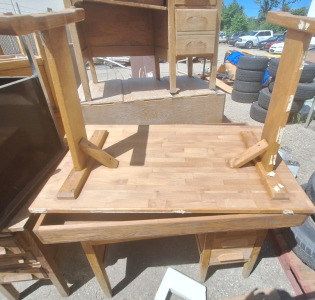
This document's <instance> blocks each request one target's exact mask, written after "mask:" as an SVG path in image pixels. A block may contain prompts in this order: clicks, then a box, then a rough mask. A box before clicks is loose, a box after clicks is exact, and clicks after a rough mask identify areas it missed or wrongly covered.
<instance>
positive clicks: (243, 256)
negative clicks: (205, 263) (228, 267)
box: [209, 247, 253, 265]
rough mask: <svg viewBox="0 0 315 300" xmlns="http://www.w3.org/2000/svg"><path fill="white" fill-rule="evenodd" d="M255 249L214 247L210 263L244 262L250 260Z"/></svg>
mask: <svg viewBox="0 0 315 300" xmlns="http://www.w3.org/2000/svg"><path fill="white" fill-rule="evenodd" d="M252 251H253V248H252V247H248V248H231V249H214V250H212V251H211V256H210V262H209V265H218V264H228V263H236V262H244V261H247V260H249V258H250V255H251V253H252Z"/></svg>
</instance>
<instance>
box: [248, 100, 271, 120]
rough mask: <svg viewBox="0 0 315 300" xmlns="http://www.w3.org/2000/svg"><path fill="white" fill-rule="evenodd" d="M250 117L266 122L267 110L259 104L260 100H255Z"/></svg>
mask: <svg viewBox="0 0 315 300" xmlns="http://www.w3.org/2000/svg"><path fill="white" fill-rule="evenodd" d="M249 115H250V117H251V118H252V119H253V120H255V121H257V122H260V123H265V120H266V116H267V110H266V109H264V108H262V107H260V106H259V105H258V101H256V102H254V103H253V104H252V105H251V107H250V111H249Z"/></svg>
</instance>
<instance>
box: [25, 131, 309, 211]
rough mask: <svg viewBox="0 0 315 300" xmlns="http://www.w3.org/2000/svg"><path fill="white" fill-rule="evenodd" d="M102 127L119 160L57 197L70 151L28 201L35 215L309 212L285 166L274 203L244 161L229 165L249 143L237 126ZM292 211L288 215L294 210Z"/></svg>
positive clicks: (97, 168)
mask: <svg viewBox="0 0 315 300" xmlns="http://www.w3.org/2000/svg"><path fill="white" fill-rule="evenodd" d="M95 129H107V130H108V131H109V136H108V138H107V140H106V142H105V145H104V149H106V151H107V152H108V153H109V154H111V155H113V156H114V157H116V158H117V159H118V160H119V162H120V163H119V167H118V168H117V169H109V168H106V167H104V166H101V165H98V164H97V163H96V164H95V168H94V169H93V171H92V172H91V174H90V176H89V178H88V180H87V182H86V184H85V186H84V188H83V190H82V192H81V194H80V196H79V197H78V199H75V200H61V199H60V200H58V199H57V192H58V190H59V189H60V187H61V186H62V184H63V182H64V180H65V179H66V177H67V176H68V174H69V172H70V170H71V168H72V166H73V165H72V160H71V156H70V154H69V153H68V154H67V156H66V157H65V158H64V159H63V161H62V162H61V164H60V165H59V166H58V168H57V170H56V172H55V174H54V175H53V176H52V177H51V178H50V179H49V181H48V182H47V184H46V185H45V186H44V188H43V190H42V191H41V193H40V194H39V196H38V197H37V198H36V199H35V201H34V202H33V204H32V205H31V206H30V208H29V209H30V212H32V213H46V212H47V213H97V212H133V213H141V212H178V213H185V212H186V213H214V214H225V213H250V214H252V213H253V214H260V213H273V214H279V213H281V214H282V213H286V212H287V211H289V212H290V211H292V212H293V213H294V214H310V213H312V212H313V210H314V206H313V205H312V203H311V201H310V200H309V198H308V197H307V196H306V194H305V193H304V191H303V190H302V188H301V187H300V186H299V184H298V183H297V181H296V180H295V178H294V177H293V175H292V174H291V172H290V170H289V169H288V168H287V166H286V165H285V164H284V163H281V164H280V166H279V167H278V168H277V170H276V171H277V173H278V175H279V177H280V179H281V180H282V182H283V184H284V185H285V188H286V189H287V191H288V192H289V194H290V199H289V200H271V199H270V197H269V196H268V194H267V192H266V190H265V187H264V185H263V183H262V182H261V179H260V177H259V175H258V173H257V171H256V168H255V166H253V165H251V164H248V165H246V166H244V167H242V168H239V169H231V168H230V167H229V165H228V160H229V159H230V158H232V157H234V156H236V155H237V154H239V153H241V152H243V151H244V150H245V149H246V148H245V145H244V143H243V141H242V138H241V135H240V132H241V131H247V130H248V131H253V132H255V134H256V135H257V138H258V139H259V138H260V136H261V128H260V127H251V126H238V125H150V126H146V125H142V126H134V125H128V126H126V125H124V126H121V125H115V126H108V125H104V126H101V125H93V126H91V125H89V126H87V133H88V135H89V136H90V135H91V134H92V133H93V132H94V130H95ZM292 212H291V213H292Z"/></svg>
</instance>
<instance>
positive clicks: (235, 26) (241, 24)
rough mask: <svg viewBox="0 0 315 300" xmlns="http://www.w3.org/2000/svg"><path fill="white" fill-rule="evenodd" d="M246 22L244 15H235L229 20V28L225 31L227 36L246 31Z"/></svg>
mask: <svg viewBox="0 0 315 300" xmlns="http://www.w3.org/2000/svg"><path fill="white" fill-rule="evenodd" d="M247 28H248V22H247V17H246V16H245V15H241V14H237V15H235V16H234V17H233V18H232V20H231V27H230V28H229V29H228V30H227V31H228V34H229V35H230V34H232V33H233V32H239V31H247Z"/></svg>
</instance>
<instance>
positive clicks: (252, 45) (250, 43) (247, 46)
mask: <svg viewBox="0 0 315 300" xmlns="http://www.w3.org/2000/svg"><path fill="white" fill-rule="evenodd" d="M253 47H254V43H253V42H252V41H248V42H246V43H245V48H246V49H252V48H253Z"/></svg>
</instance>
